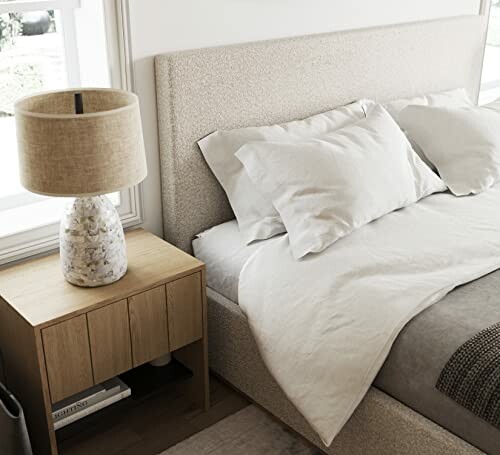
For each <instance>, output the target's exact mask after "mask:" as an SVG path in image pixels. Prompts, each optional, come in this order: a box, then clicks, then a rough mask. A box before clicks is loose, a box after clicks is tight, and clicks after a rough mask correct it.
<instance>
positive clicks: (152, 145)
mask: <svg viewBox="0 0 500 455" xmlns="http://www.w3.org/2000/svg"><path fill="white" fill-rule="evenodd" d="M479 3H480V0H440V1H436V0H377V1H374V0H129V9H130V34H131V48H132V58H133V62H134V80H135V91H136V92H137V94H138V95H139V97H140V99H141V109H142V116H143V123H144V135H145V141H146V148H147V154H148V167H149V176H148V178H147V180H146V181H145V182H144V186H143V188H144V202H145V217H146V222H145V228H146V229H148V230H150V231H152V232H155V233H156V234H158V235H161V232H162V227H161V223H162V221H161V197H160V173H159V166H160V164H159V156H158V132H157V128H156V98H155V97H156V95H155V90H154V72H153V56H154V55H156V54H160V53H165V52H170V51H175V50H183V49H189V48H198V47H209V46H217V45H223V44H230V43H239V42H245V41H256V40H265V39H271V38H278V37H285V36H293V35H304V34H311V33H322V32H328V31H335V30H345V29H352V28H363V27H370V26H375V25H382V24H392V23H398V22H410V21H418V20H425V19H432V18H437V17H445V16H456V15H462V14H476V13H477V12H478V10H479Z"/></svg>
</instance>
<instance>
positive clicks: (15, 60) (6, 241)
mask: <svg viewBox="0 0 500 455" xmlns="http://www.w3.org/2000/svg"><path fill="white" fill-rule="evenodd" d="M106 3H108V2H102V1H101V0H38V1H37V0H19V1H18V0H0V264H2V263H5V262H8V261H12V260H15V259H19V258H21V257H24V256H27V255H32V254H36V253H38V252H42V251H45V250H48V249H51V248H54V247H56V246H57V244H58V229H59V220H60V217H61V213H62V211H63V210H64V207H65V205H66V204H67V203H68V201H69V199H68V198H53V197H44V196H40V195H36V194H32V193H30V192H28V191H26V190H25V189H24V188H23V187H22V186H21V184H20V182H19V177H18V162H17V150H16V135H15V120H14V116H13V105H14V102H15V100H16V99H18V98H19V97H22V96H26V95H30V94H32V93H35V92H38V91H45V90H55V89H62V88H67V87H78V86H81V85H84V86H94V87H95V86H101V87H106V86H122V88H129V89H130V88H131V87H127V86H126V85H127V84H126V83H125V84H122V83H121V81H126V79H127V78H126V77H123V76H117V75H116V74H112V73H111V67H116V60H117V54H120V52H121V51H120V49H118V48H117V47H118V44H117V43H119V42H123V39H122V40H119V39H117V38H116V36H118V35H119V32H120V30H119V27H118V26H119V24H120V23H121V21H120V20H117V16H116V14H117V13H119V12H117V11H108V10H107V11H106V12H105V11H104V6H103V5H104V4H106ZM109 3H112V2H109ZM107 8H109V6H108V7H107ZM110 12H111V13H113V14H114V18H113V19H114V21H113V23H112V24H110V23H109V19H107V16H109V13H110ZM105 13H106V14H105ZM108 37H109V39H108ZM122 38H123V35H122ZM113 46H114V48H113ZM122 47H124V46H122ZM123 52H124V51H123ZM118 60H120V55H118ZM121 60H124V58H123V56H122V58H121ZM122 69H123V68H122ZM111 81H115V82H114V83H111ZM124 85H125V86H124ZM109 196H110V198H111V200H112V201H113V203H114V204H115V205H116V206H117V210H118V212H119V213H120V216H121V218H122V222H123V224H124V226H129V225H133V224H137V223H139V222H140V221H141V210H140V209H141V207H140V192H139V189H138V188H131V189H129V190H124V191H121V192H120V193H115V194H112V195H109Z"/></svg>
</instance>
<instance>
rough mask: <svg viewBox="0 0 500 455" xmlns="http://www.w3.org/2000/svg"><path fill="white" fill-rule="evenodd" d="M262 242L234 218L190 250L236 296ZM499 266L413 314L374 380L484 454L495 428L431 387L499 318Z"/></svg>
mask: <svg viewBox="0 0 500 455" xmlns="http://www.w3.org/2000/svg"><path fill="white" fill-rule="evenodd" d="M264 242H266V241H262V242H256V243H253V244H250V245H248V246H247V245H245V244H244V242H243V241H242V240H241V237H240V236H239V231H238V226H237V224H236V221H230V222H227V223H224V224H221V225H219V226H215V227H213V228H212V229H210V230H208V231H205V232H204V233H202V234H200V235H199V236H198V238H197V239H195V240H194V241H193V248H194V251H195V255H196V256H197V257H198V258H199V259H201V260H202V261H203V262H205V264H206V265H207V284H208V286H209V287H210V288H212V289H214V290H215V291H217V292H218V293H220V294H222V295H223V296H225V297H226V298H228V299H230V300H231V301H233V302H235V303H236V302H237V301H238V280H239V274H240V272H241V270H242V268H243V266H244V265H245V263H246V261H247V260H248V259H249V258H250V257H251V256H252V255H253V254H254V253H255V252H256V251H257V250H258V249H259V248H260V247H261V246H262V245H263V244H264ZM498 295H500V271H497V272H495V273H492V274H490V275H488V276H486V277H483V278H481V279H479V280H476V281H474V282H472V283H469V284H467V285H464V286H461V287H459V288H458V289H456V290H455V291H453V292H451V293H450V294H448V295H447V296H446V297H445V298H444V299H442V300H441V301H440V302H438V303H437V304H435V305H433V306H431V307H430V308H428V309H427V310H425V311H423V312H422V313H420V314H419V315H418V316H417V317H415V318H414V319H413V320H412V321H411V322H410V323H408V324H407V326H406V327H405V328H404V329H403V331H402V332H401V333H400V334H399V336H398V338H397V340H396V342H395V343H394V345H393V347H392V349H391V352H390V354H389V356H388V358H387V359H386V361H385V363H384V366H383V367H382V369H381V370H380V372H379V374H378V376H377V378H376V380H375V382H374V385H375V386H376V387H378V388H379V389H381V390H382V391H384V392H385V393H387V394H388V395H390V396H392V397H394V398H396V399H397V400H399V401H400V402H402V403H404V404H405V405H407V406H408V407H410V408H412V409H414V410H415V411H417V412H419V413H420V414H422V415H424V416H425V417H427V418H429V419H430V420H432V421H434V422H436V423H437V424H439V425H441V426H442V427H444V428H446V429H447V430H449V431H451V432H452V433H454V434H456V435H458V436H459V437H461V438H462V439H464V440H466V441H468V442H470V443H471V444H473V445H475V446H476V447H478V448H480V449H482V450H483V451H485V452H487V453H492V454H495V453H499V454H500V430H499V429H497V428H495V427H494V426H492V425H491V424H489V423H487V422H485V421H484V420H481V419H480V418H478V417H476V416H475V415H474V414H472V413H471V412H469V411H468V410H466V409H465V408H463V407H462V406H460V405H458V404H457V403H455V402H454V401H453V400H451V399H450V398H449V397H447V396H446V395H444V394H443V393H441V392H439V391H438V390H437V389H436V387H435V386H436V383H437V380H438V378H439V375H440V373H441V370H442V369H443V368H444V366H445V364H446V362H447V361H448V359H449V358H450V357H451V355H452V354H453V353H454V352H455V351H456V350H457V349H458V348H459V347H460V346H461V345H462V344H463V343H464V342H466V341H467V340H469V339H470V338H471V337H472V336H474V335H475V334H476V333H477V332H479V331H480V330H482V329H484V328H486V327H489V326H491V325H492V324H494V323H496V322H498V321H500V305H499V304H498V298H497V296H498Z"/></svg>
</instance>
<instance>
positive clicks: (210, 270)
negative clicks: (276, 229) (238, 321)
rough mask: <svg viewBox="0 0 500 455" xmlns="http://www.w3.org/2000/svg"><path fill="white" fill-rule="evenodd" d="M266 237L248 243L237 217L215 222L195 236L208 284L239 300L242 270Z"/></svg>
mask: <svg viewBox="0 0 500 455" xmlns="http://www.w3.org/2000/svg"><path fill="white" fill-rule="evenodd" d="M265 242H266V240H262V241H257V242H253V243H251V244H250V245H245V242H244V241H243V239H242V237H241V235H240V231H239V229H238V223H237V222H236V220H232V221H228V222H226V223H222V224H219V225H218V226H214V227H212V228H210V229H208V230H207V231H204V232H202V233H201V234H198V235H197V236H196V238H195V239H194V240H193V251H194V255H195V256H196V257H197V258H198V259H200V260H201V261H203V262H204V263H205V264H206V266H207V285H208V287H210V288H212V289H213V290H215V291H217V292H218V293H219V294H221V295H223V296H224V297H226V298H228V299H229V300H231V301H233V302H238V282H239V278H240V272H241V270H242V269H243V266H244V265H245V263H246V262H247V260H248V259H249V258H250V256H252V254H254V253H255V252H256V251H257V250H258V249H259V248H260V247H261V246H262V245H263V244H264V243H265Z"/></svg>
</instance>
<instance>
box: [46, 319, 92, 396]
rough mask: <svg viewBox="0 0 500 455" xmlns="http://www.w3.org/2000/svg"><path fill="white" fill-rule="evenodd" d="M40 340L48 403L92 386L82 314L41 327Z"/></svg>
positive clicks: (85, 323) (87, 343) (85, 325)
mask: <svg viewBox="0 0 500 455" xmlns="http://www.w3.org/2000/svg"><path fill="white" fill-rule="evenodd" d="M42 339H43V350H44V352H45V363H46V365H47V376H48V381H49V389H50V398H51V400H52V403H56V402H57V401H60V400H62V399H64V398H67V397H69V396H71V395H73V394H75V393H78V392H81V391H82V390H85V389H88V388H89V387H92V385H93V384H94V380H93V376H92V365H91V360H90V349H89V337H88V332H87V317H86V316H85V315H82V316H77V317H76V318H73V319H69V320H67V321H64V322H61V323H59V324H56V325H53V326H50V327H47V328H46V329H43V330H42Z"/></svg>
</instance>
